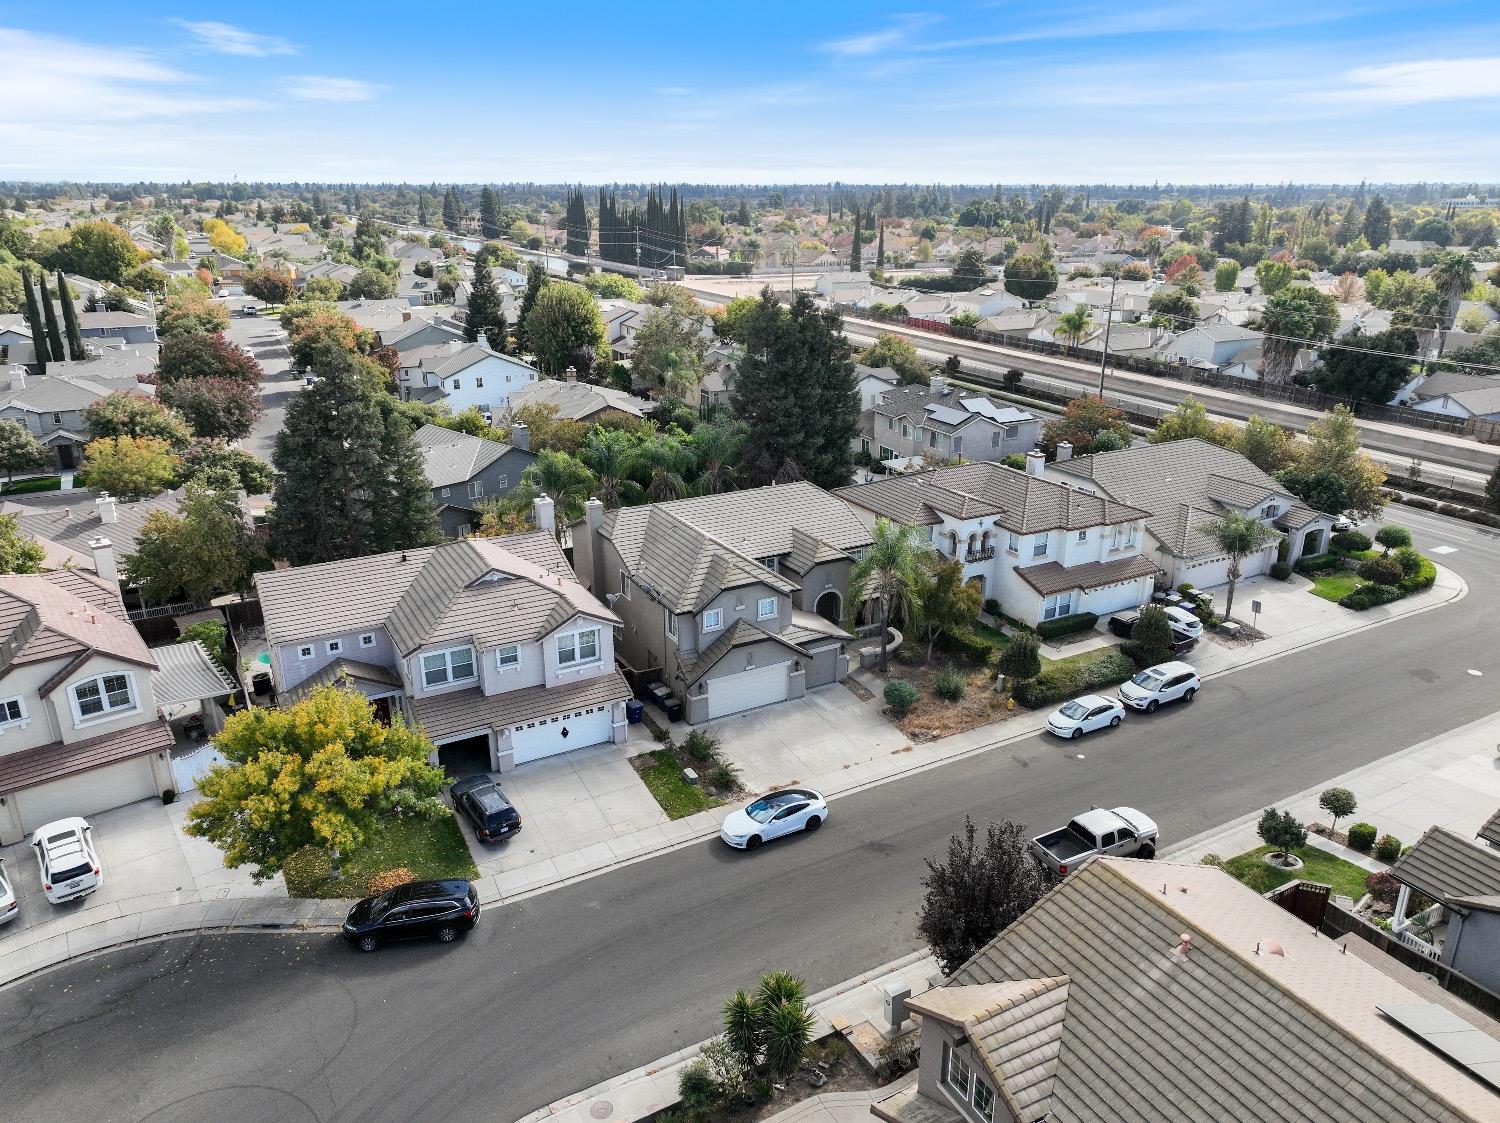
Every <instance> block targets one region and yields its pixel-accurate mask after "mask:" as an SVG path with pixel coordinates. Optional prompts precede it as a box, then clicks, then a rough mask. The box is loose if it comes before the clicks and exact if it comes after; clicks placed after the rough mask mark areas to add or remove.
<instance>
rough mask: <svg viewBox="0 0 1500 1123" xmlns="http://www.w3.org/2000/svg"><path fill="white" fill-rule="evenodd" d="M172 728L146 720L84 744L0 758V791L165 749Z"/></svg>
mask: <svg viewBox="0 0 1500 1123" xmlns="http://www.w3.org/2000/svg"><path fill="white" fill-rule="evenodd" d="M171 744H172V729H171V727H170V726H169V725H167V723H166V722H164V721H160V720H158V721H148V722H146V723H145V724H144V725H132V726H131V727H130V728H129V729H121V730H117V731H116V732H114V733H104V734H101V735H100V736H98V737H90V738H89V739H88V740H86V741H74V742H73V743H72V744H65V743H63V742H61V741H57V742H54V743H53V744H50V745H39V746H37V747H36V748H34V749H22V750H21V751H20V752H15V753H6V754H5V755H4V756H0V792H4V793H6V794H9V793H10V792H16V791H21V790H22V789H24V788H34V787H36V786H37V785H38V784H46V783H50V782H51V781H53V780H61V779H63V778H64V777H67V776H75V775H77V774H78V773H80V772H88V771H89V770H91V769H94V768H102V767H104V766H105V765H106V764H116V763H118V762H120V761H122V760H129V759H131V758H132V757H138V756H144V755H145V754H146V753H150V752H155V751H156V750H157V749H165V748H167V747H169V746H170V745H171Z"/></svg>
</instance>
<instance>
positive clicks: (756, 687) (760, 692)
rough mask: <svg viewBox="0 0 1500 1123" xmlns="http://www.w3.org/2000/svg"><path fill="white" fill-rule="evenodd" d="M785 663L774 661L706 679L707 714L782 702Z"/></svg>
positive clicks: (785, 674)
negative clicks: (770, 663) (769, 664)
mask: <svg viewBox="0 0 1500 1123" xmlns="http://www.w3.org/2000/svg"><path fill="white" fill-rule="evenodd" d="M789 667H790V664H788V663H774V664H772V665H771V666H769V667H757V668H756V669H755V670H753V671H741V672H740V673H739V674H737V675H728V676H727V677H725V678H716V679H710V680H709V683H708V716H709V717H710V718H716V717H727V716H728V715H729V714H737V713H739V712H740V711H742V710H753V709H755V707H756V706H769V705H771V703H773V702H785V701H786V691H787V681H788V680H787V671H788V668H789Z"/></svg>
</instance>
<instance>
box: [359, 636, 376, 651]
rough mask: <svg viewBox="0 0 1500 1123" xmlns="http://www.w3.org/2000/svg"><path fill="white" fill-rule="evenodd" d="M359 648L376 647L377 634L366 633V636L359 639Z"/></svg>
mask: <svg viewBox="0 0 1500 1123" xmlns="http://www.w3.org/2000/svg"><path fill="white" fill-rule="evenodd" d="M359 646H360V647H374V646H375V633H374V632H366V633H365V634H364V635H362V636H360V637H359Z"/></svg>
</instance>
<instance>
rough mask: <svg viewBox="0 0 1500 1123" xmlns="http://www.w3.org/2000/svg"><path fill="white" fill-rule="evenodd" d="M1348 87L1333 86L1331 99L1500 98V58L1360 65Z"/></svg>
mask: <svg viewBox="0 0 1500 1123" xmlns="http://www.w3.org/2000/svg"><path fill="white" fill-rule="evenodd" d="M1344 80H1345V81H1346V82H1347V83H1348V88H1347V89H1340V90H1329V91H1328V92H1327V93H1325V94H1324V95H1323V96H1324V97H1325V98H1326V99H1327V100H1329V101H1342V102H1359V103H1363V104H1374V105H1412V104H1416V103H1418V102H1426V101H1461V100H1468V99H1475V98H1500V58H1496V57H1490V58H1460V59H1412V60H1411V61H1409V62H1393V63H1388V64H1386V65H1383V66H1360V67H1356V68H1355V69H1353V70H1350V71H1348V72H1346V73H1345V74H1344Z"/></svg>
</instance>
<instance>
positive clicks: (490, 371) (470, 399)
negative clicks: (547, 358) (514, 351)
mask: <svg viewBox="0 0 1500 1123" xmlns="http://www.w3.org/2000/svg"><path fill="white" fill-rule="evenodd" d="M397 364H398V365H397V368H396V389H397V392H398V393H399V394H400V395H401V400H402V401H408V402H410V401H415V402H429V403H433V404H442V405H446V406H447V407H448V408H449V409H450V410H452V411H453V412H454V413H462V412H463V411H464V410H466V409H478V410H479V411H480V412H481V413H487V414H490V415H491V416H493V415H495V414H498V413H500V412H502V411H503V410H504V409H505V408H506V406H507V405H508V404H509V403H510V400H511V396H512V395H514V394H517V393H520V392H521V391H522V390H524V389H525V388H526V387H528V386H530V385H531V384H532V383H534V382H535V381H536V380H537V379H538V378H539V377H540V375H538V373H537V369H536V368H535V367H534V366H531V365H530V364H528V363H523V362H522V361H521V360H520V359H517V358H515V357H513V356H511V355H502V354H500V353H498V352H496V351H492V350H490V348H489V347H488V346H486V345H485V344H483V343H469V342H466V341H464V340H463V339H453V340H447V341H444V342H440V343H433V344H429V345H427V346H422V347H411V348H408V349H406V350H403V351H401V352H400V358H399V359H398V360H397Z"/></svg>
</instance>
